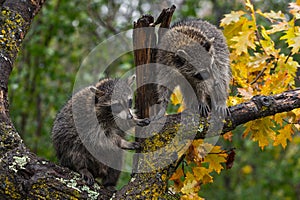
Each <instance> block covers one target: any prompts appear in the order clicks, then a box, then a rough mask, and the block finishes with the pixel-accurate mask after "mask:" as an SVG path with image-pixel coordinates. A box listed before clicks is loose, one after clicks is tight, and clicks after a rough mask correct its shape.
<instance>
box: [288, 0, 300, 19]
mask: <svg viewBox="0 0 300 200" xmlns="http://www.w3.org/2000/svg"><path fill="white" fill-rule="evenodd" d="M289 10H290V13H291V14H292V15H293V16H295V18H296V19H300V1H299V0H297V1H296V3H289Z"/></svg>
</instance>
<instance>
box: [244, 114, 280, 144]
mask: <svg viewBox="0 0 300 200" xmlns="http://www.w3.org/2000/svg"><path fill="white" fill-rule="evenodd" d="M245 126H246V130H245V132H244V134H243V137H246V136H247V135H248V134H250V133H251V139H252V140H253V141H257V142H258V146H259V147H260V148H261V149H262V150H263V149H264V147H265V146H268V145H269V141H270V140H272V141H274V140H275V132H274V131H273V130H272V129H271V128H272V127H274V123H273V122H272V120H271V119H270V117H265V118H262V119H257V120H255V121H251V122H248V123H246V124H245Z"/></svg>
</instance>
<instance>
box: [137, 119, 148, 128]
mask: <svg viewBox="0 0 300 200" xmlns="http://www.w3.org/2000/svg"><path fill="white" fill-rule="evenodd" d="M149 124H150V119H148V118H145V119H141V120H140V121H138V122H137V125H138V126H147V125H149Z"/></svg>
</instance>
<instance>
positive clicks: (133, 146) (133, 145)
mask: <svg viewBox="0 0 300 200" xmlns="http://www.w3.org/2000/svg"><path fill="white" fill-rule="evenodd" d="M131 144H132V150H137V149H140V148H141V144H140V143H139V142H132V143H131Z"/></svg>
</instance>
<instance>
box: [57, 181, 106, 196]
mask: <svg viewBox="0 0 300 200" xmlns="http://www.w3.org/2000/svg"><path fill="white" fill-rule="evenodd" d="M56 180H59V181H60V182H62V183H64V184H66V185H67V186H68V187H69V188H71V189H73V190H74V192H75V193H78V195H79V194H80V193H82V192H86V193H87V195H88V197H89V198H88V199H97V198H98V196H99V193H98V192H96V191H97V190H100V186H99V185H98V184H96V183H95V184H94V188H95V190H91V189H90V188H89V187H87V186H86V185H78V184H77V183H78V181H81V178H80V177H79V176H75V177H74V179H71V180H66V179H63V178H56ZM78 195H76V196H78Z"/></svg>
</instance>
